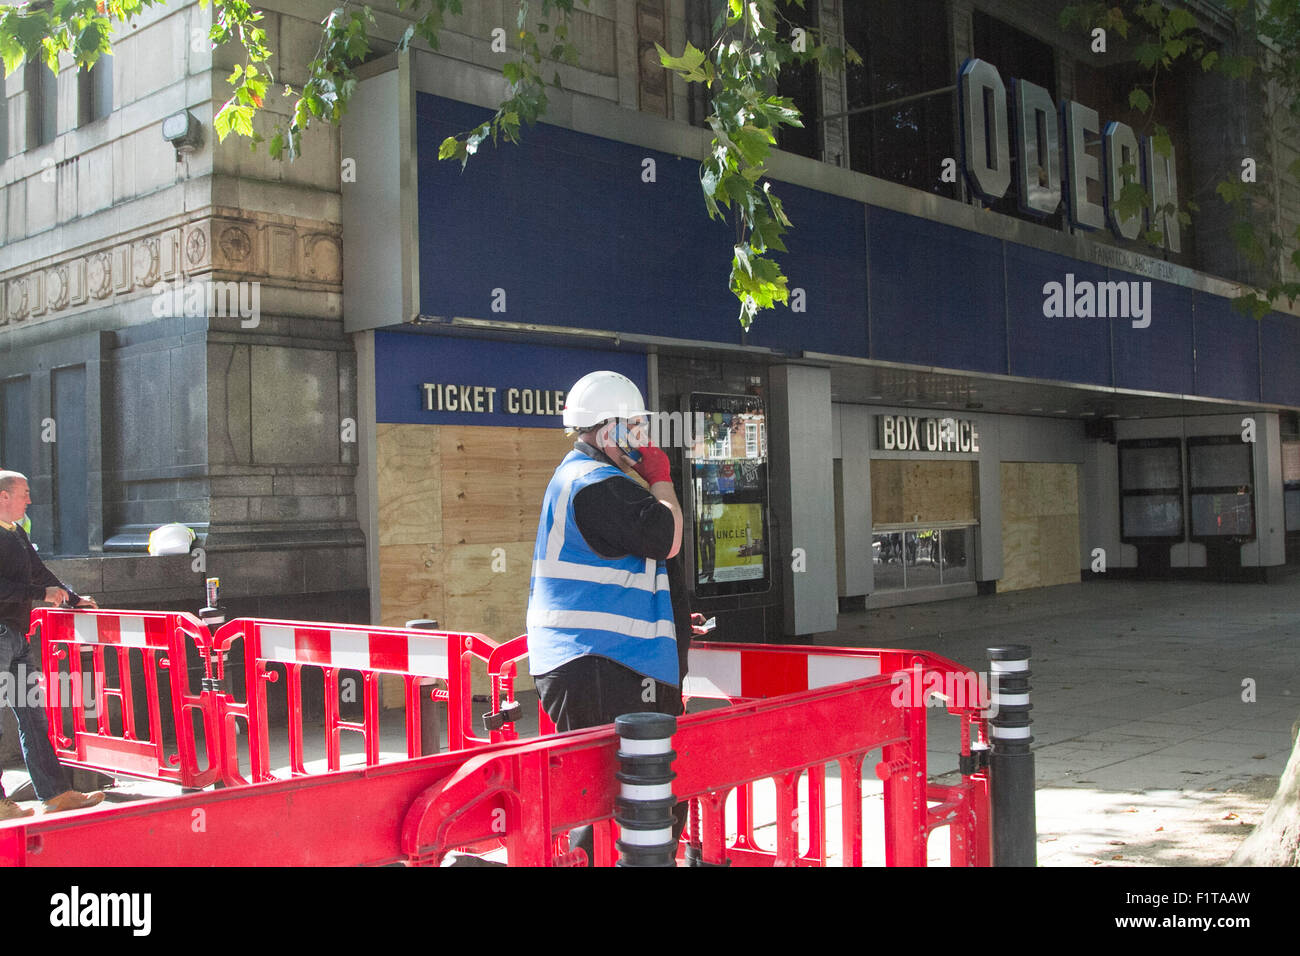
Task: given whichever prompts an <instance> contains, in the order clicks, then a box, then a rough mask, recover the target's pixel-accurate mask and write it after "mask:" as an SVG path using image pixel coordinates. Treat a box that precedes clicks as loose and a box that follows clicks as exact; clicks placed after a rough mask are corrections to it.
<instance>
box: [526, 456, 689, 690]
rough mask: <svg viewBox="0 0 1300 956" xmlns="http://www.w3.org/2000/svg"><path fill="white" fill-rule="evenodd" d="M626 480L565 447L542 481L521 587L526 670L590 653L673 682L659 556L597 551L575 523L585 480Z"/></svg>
mask: <svg viewBox="0 0 1300 956" xmlns="http://www.w3.org/2000/svg"><path fill="white" fill-rule="evenodd" d="M608 478H619V479H621V480H624V481H627V480H630V479H628V478H627V476H626V475H624V474H623V473H622V472H621V471H619V470H618V469H617V468H615V467H614V466H613V465H609V464H603V463H601V462H598V461H594V460H593V459H591V458H588V457H587V456H586V455H584V454H582V453H581V452H579V451H572V452H570V453H569V454H568V456H566V457H565V459H564V461H562V462H560V466H559V467H558V468H556V469H555V474H554V475H552V476H551V483H550V484H549V485H548V486H547V487H546V497H545V498H544V499H543V501H542V518H541V521H540V522H539V523H538V525H537V545H536V547H535V548H534V549H533V577H532V584H531V586H530V588H529V594H528V658H529V667H528V669H529V671H531V672H532V673H533V674H545V673H547V672H549V671H552V670H554V669H555V668H557V667H559V666H560V665H561V664H564V663H567V662H568V661H571V660H573V659H574V658H577V657H584V656H586V655H589V654H595V655H599V656H601V657H607V658H609V659H610V660H613V661H617V662H618V663H619V664H622V665H623V666H625V667H630V668H631V669H632V670H634V671H636V672H637V673H639V674H645V675H646V676H648V677H653V678H654V679H655V680H657V681H662V682H663V683H665V684H672V685H674V686H676V684H677V681H678V677H677V635H676V631H675V628H674V625H673V604H672V597H671V596H670V594H669V591H668V572H667V570H666V569H665V567H664V563H663V562H662V561H655V560H654V559H653V558H638V557H635V556H632V555H627V556H624V557H621V558H605V557H601V556H600V555H599V554H597V553H596V552H595V551H593V550H592V549H591V548H590V547H589V546H588V544H587V542H586V540H585V539H584V538H583V537H582V532H581V531H579V530H578V525H577V522H576V521H575V520H574V517H573V499H574V496H575V495H577V493H578V492H579V491H581V490H582V489H583V488H585V487H587V485H591V484H595V483H596V482H598V481H604V480H606V479H608Z"/></svg>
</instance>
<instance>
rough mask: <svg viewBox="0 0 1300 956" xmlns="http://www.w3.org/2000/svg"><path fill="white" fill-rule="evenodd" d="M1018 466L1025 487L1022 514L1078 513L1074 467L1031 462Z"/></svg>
mask: <svg viewBox="0 0 1300 956" xmlns="http://www.w3.org/2000/svg"><path fill="white" fill-rule="evenodd" d="M1022 467H1023V468H1024V472H1025V478H1026V482H1027V485H1028V488H1027V492H1028V494H1027V498H1026V500H1025V508H1026V511H1025V513H1026V514H1033V515H1038V516H1045V515H1068V514H1077V513H1078V511H1079V490H1078V477H1077V473H1078V466H1077V465H1072V464H1057V463H1047V462H1033V463H1026V464H1024V465H1023V466H1022Z"/></svg>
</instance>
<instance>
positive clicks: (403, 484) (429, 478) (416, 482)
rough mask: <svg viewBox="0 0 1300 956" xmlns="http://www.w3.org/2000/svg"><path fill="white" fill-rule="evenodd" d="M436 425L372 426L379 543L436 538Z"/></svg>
mask: <svg viewBox="0 0 1300 956" xmlns="http://www.w3.org/2000/svg"><path fill="white" fill-rule="evenodd" d="M438 432H439V429H438V426H437V425H395V424H391V423H383V424H380V425H379V427H378V429H377V430H376V437H375V445H376V457H377V461H376V471H377V474H378V490H377V497H378V502H379V513H378V517H379V544H380V546H381V547H382V546H384V545H391V544H433V545H440V544H441V543H442V491H441V488H442V466H441V462H440V460H439V455H438Z"/></svg>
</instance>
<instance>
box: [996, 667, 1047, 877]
mask: <svg viewBox="0 0 1300 956" xmlns="http://www.w3.org/2000/svg"><path fill="white" fill-rule="evenodd" d="M989 663H990V665H991V668H990V669H991V677H992V684H993V686H992V688H991V689H990V690H991V694H990V696H991V697H992V701H991V703H992V708H993V711H994V712H995V714H996V716H992V717H990V719H989V738H990V741H989V742H990V743H991V744H992V747H991V749H990V751H989V803H990V804H991V807H990V809H991V812H992V817H993V865H994V866H1037V865H1038V820H1037V815H1036V813H1035V810H1034V754H1033V751H1032V750H1030V749H1029V745H1030V744H1032V743H1033V742H1034V738H1033V737H1032V736H1030V727H1029V725H1030V723H1031V721H1030V718H1029V711H1030V710H1031V708H1032V705H1031V704H1030V703H1029V678H1030V675H1031V672H1030V670H1029V646H1028V645H1027V644H1006V645H1003V646H1002V647H990V648H989Z"/></svg>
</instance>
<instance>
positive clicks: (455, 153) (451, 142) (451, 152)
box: [438, 136, 465, 159]
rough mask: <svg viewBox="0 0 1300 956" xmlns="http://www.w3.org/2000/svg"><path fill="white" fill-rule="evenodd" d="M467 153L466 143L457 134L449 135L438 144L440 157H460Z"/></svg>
mask: <svg viewBox="0 0 1300 956" xmlns="http://www.w3.org/2000/svg"><path fill="white" fill-rule="evenodd" d="M464 154H465V144H464V143H462V142H461V141H460V140H458V139H457V138H456V137H455V136H448V137H447V138H446V139H444V140H443V141H442V143H441V145H439V146H438V158H439V159H460V158H461V157H462V156H464Z"/></svg>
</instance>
